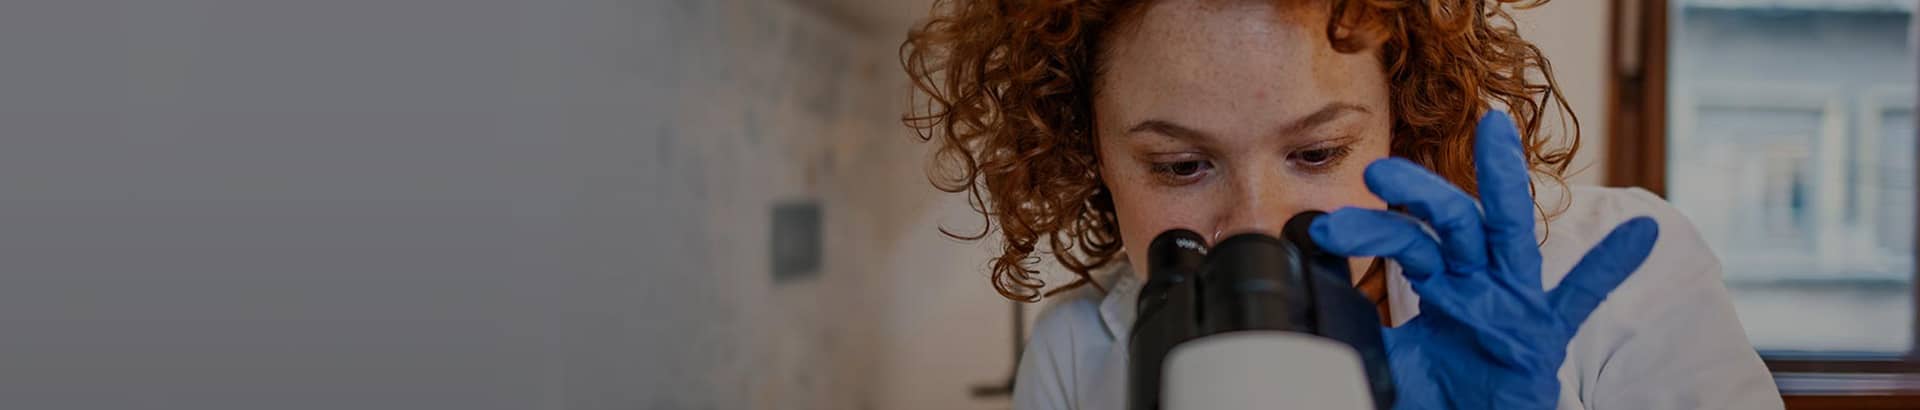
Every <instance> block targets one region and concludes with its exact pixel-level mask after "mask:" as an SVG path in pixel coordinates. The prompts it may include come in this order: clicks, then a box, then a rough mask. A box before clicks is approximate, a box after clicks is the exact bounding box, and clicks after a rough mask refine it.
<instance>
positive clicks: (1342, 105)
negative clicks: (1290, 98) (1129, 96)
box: [1127, 101, 1373, 141]
mask: <svg viewBox="0 0 1920 410" xmlns="http://www.w3.org/2000/svg"><path fill="white" fill-rule="evenodd" d="M1348 112H1359V113H1362V114H1370V113H1372V112H1373V111H1372V110H1368V109H1367V107H1363V106H1361V105H1359V104H1354V103H1348V102H1340V101H1335V102H1331V103H1327V105H1326V106H1323V107H1320V110H1318V111H1314V112H1313V114H1308V115H1307V116H1305V117H1300V119H1297V120H1293V122H1290V123H1287V125H1285V126H1283V127H1280V135H1286V134H1293V133H1299V132H1302V131H1306V130H1309V129H1313V127H1318V126H1320V125H1322V124H1326V123H1329V122H1333V120H1336V119H1339V118H1340V116H1341V114H1346V113H1348ZM1139 132H1152V133H1156V134H1160V135H1165V136H1168V137H1173V138H1175V139H1181V140H1189V141H1193V140H1204V139H1209V138H1212V136H1211V135H1208V134H1207V133H1206V132H1204V131H1200V130H1196V129H1193V128H1189V127H1186V126H1183V125H1180V124H1175V123H1173V122H1170V121H1166V120H1156V119H1150V120H1146V121H1141V122H1140V123H1139V124H1134V126H1133V127H1131V128H1128V129H1127V133H1128V134H1133V133H1139Z"/></svg>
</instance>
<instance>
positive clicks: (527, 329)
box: [0, 0, 1010, 409]
mask: <svg viewBox="0 0 1920 410" xmlns="http://www.w3.org/2000/svg"><path fill="white" fill-rule="evenodd" d="M810 7H811V6H805V5H800V3H790V2H788V1H785V0H724V1H701V0H679V1H650V0H638V1H636V0H564V1H562V0H540V1H525V0H378V1H375V0H343V1H325V2H310V1H292V0H267V1H247V2H231V1H214V0H167V1H122V2H70V1H56V0H26V1H16V2H9V3H8V4H7V5H6V6H5V9H6V10H7V12H5V13H0V54H4V55H7V56H8V58H7V61H8V63H7V64H6V65H5V68H4V69H0V90H6V92H5V93H4V94H0V135H4V136H5V137H4V138H0V226H4V227H5V228H4V229H0V260H3V261H5V262H4V264H5V265H4V266H5V267H6V268H5V270H4V271H0V325H4V326H5V327H6V328H7V329H8V334H9V336H8V337H6V338H0V339H3V340H0V360H3V361H5V362H6V363H7V365H6V366H5V367H4V368H0V397H5V398H6V399H5V400H6V402H8V403H10V405H9V406H10V407H13V406H18V407H31V408H43V409H58V408H73V409H95V408H203V409H254V408H277V409H300V408H314V409H338V408H360V409H381V408H392V409H431V408H459V409H561V408H565V409H634V408H646V409H653V408H658V409H683V408H684V409H742V408H764V409H774V408H779V409H788V408H820V409H860V408H937V407H939V406H940V405H939V403H952V402H965V396H964V389H965V388H966V386H965V385H964V384H962V383H958V382H955V383H954V384H952V385H940V386H939V387H938V388H928V389H926V391H928V392H930V393H928V394H926V395H917V396H916V395H900V396H897V397H895V398H888V399H883V398H881V397H880V393H878V392H880V391H882V390H888V391H910V390H911V389H908V388H893V389H888V387H887V386H897V385H900V384H903V383H907V382H906V381H903V380H918V378H920V377H922V376H921V375H923V374H934V373H938V374H942V375H947V376H945V377H953V378H955V379H957V380H983V381H984V380H991V379H995V378H998V377H1001V376H1002V374H1000V372H1001V371H1002V370H1004V369H1006V368H1009V366H1010V364H1007V363H1004V360H1005V359H1004V357H1005V355H1006V352H1005V347H1004V338H1005V337H1006V336H1005V330H1004V329H1002V328H1003V327H1004V326H1005V325H1004V323H1003V322H997V321H996V322H992V323H988V324H984V325H982V324H976V323H970V322H969V321H970V320H974V318H976V317H978V318H985V319H986V320H1001V319H1002V317H1003V314H1002V313H1001V312H1004V310H1003V308H1004V306H1003V305H1000V304H998V303H992V301H993V299H992V293H991V291H990V290H988V288H986V287H985V286H984V281H983V280H981V279H980V278H981V277H982V276H981V274H979V273H977V272H978V270H977V269H976V268H977V267H978V265H977V263H978V262H977V261H979V260H980V259H979V258H978V257H969V256H966V255H968V254H967V253H966V252H969V249H972V248H970V247H967V246H965V245H956V244H954V243H952V242H950V241H947V240H945V239H942V238H940V237H938V236H937V233H936V232H934V231H933V230H932V229H931V226H932V224H933V223H935V222H938V221H941V220H943V219H942V218H944V217H942V216H941V215H949V214H956V215H959V216H960V217H958V218H948V219H953V222H955V223H960V224H964V223H968V222H969V221H970V220H969V219H966V218H965V214H964V210H963V209H961V208H955V207H951V206H947V207H942V205H941V202H936V198H940V197H937V196H934V195H933V193H932V192H931V190H930V189H929V188H926V186H925V183H924V179H923V176H922V174H921V172H920V171H921V168H920V165H919V160H920V155H921V149H922V147H921V146H920V145H918V144H914V143H912V139H911V138H910V137H908V136H907V135H906V134H905V133H904V130H903V129H902V128H900V127H899V126H898V123H897V115H898V113H899V111H900V110H899V108H898V107H899V103H900V102H901V100H902V99H903V98H904V93H903V91H902V90H901V88H900V85H901V83H900V79H899V78H898V74H897V73H896V72H897V69H896V68H895V64H896V63H894V60H893V57H892V52H893V50H894V43H892V42H894V41H897V38H894V37H891V36H884V37H885V38H884V39H882V38H881V37H883V36H879V35H875V34H872V33H871V32H867V31H862V30H858V29H854V27H858V25H855V24H850V23H849V22H846V21H840V20H836V17H834V16H835V13H831V12H820V11H818V10H815V9H813V8H810ZM892 33H893V34H895V35H897V32H892ZM792 201H815V202H817V203H819V204H821V205H822V208H821V209H822V210H823V211H822V216H823V220H824V221H825V225H823V228H824V234H823V235H824V236H823V238H824V242H823V243H822V248H823V250H824V252H825V254H826V255H825V258H824V260H823V263H824V265H823V267H822V269H821V271H820V272H819V273H818V275H817V276H814V277H812V278H809V279H800V280H794V281H786V282H781V284H779V285H776V284H775V282H774V281H773V280H772V279H771V266H770V262H769V261H768V254H769V252H770V246H771V244H770V243H769V242H770V239H769V237H768V229H769V228H768V227H769V225H770V224H771V221H770V218H771V213H772V209H773V207H774V205H775V204H776V203H785V202H792ZM954 261H964V262H954ZM946 262H954V263H952V264H950V265H942V264H943V263H946ZM954 274H957V275H960V276H959V278H958V279H945V278H946V277H947V276H950V275H954ZM932 278H941V279H932ZM954 283H963V284H964V285H965V286H966V287H965V288H954V289H955V290H952V291H950V292H947V291H927V292H936V293H938V294H942V295H948V294H950V295H959V296H951V297H944V298H921V297H919V296H924V295H925V294H915V293H911V292H894V291H893V290H895V289H897V288H899V287H902V286H917V285H942V286H944V285H948V284H954ZM976 299H977V300H985V301H987V302H988V303H974V301H975V300H976ZM923 303H938V304H943V305H941V306H953V307H951V308H921V307H920V305H921V304H923ZM976 308H977V309H976ZM968 309H975V310H977V311H978V312H979V314H978V315H973V316H969V315H967V314H966V313H965V312H968V311H969V310H968ZM956 312H958V313H956ZM970 327H983V328H989V329H992V331H993V332H996V333H989V334H983V335H972V334H967V335H963V336H969V337H978V338H983V339H987V340H991V341H992V344H991V345H986V344H979V346H981V347H980V349H989V348H990V349H992V351H990V352H987V353H982V354H976V352H972V351H964V350H953V349H937V348H936V349H933V350H928V349H927V348H923V347H915V346H899V345H898V343H895V342H891V341H889V339H887V335H890V334H893V332H903V331H904V332H925V333H923V334H925V335H929V336H925V337H936V338H944V337H948V336H953V337H959V336H956V333H955V331H953V330H952V329H960V328H970ZM913 337H923V336H920V335H914V336H913ZM916 340H917V339H916ZM963 345H967V346H971V345H975V344H972V343H963ZM947 365H952V366H954V367H944V368H943V367H937V366H947ZM970 366H971V367H970ZM976 367H977V368H978V369H974V368H976ZM929 386H933V384H929ZM914 400H927V401H932V402H934V403H935V405H932V406H917V405H913V403H915V402H914Z"/></svg>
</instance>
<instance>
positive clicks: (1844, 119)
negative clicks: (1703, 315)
mask: <svg viewBox="0 0 1920 410" xmlns="http://www.w3.org/2000/svg"><path fill="white" fill-rule="evenodd" d="M1914 4H1915V2H1913V1H1907V0H1680V1H1676V2H1675V10H1674V13H1673V15H1674V16H1675V18H1674V19H1673V24H1674V26H1673V27H1672V30H1671V33H1672V40H1671V41H1672V42H1671V46H1672V48H1671V52H1672V53H1673V54H1672V61H1673V65H1672V70H1673V71H1672V72H1671V73H1670V75H1669V78H1670V88H1671V90H1670V91H1671V95H1669V98H1670V99H1671V104H1670V105H1669V106H1670V107H1671V110H1672V111H1671V112H1670V113H1669V119H1670V120H1671V121H1670V127H1671V129H1670V130H1669V133H1668V138H1669V140H1668V159H1667V161H1668V164H1667V169H1668V172H1669V175H1668V177H1667V180H1668V181H1669V184H1668V193H1667V194H1668V198H1669V199H1671V200H1672V201H1673V203H1674V204H1675V205H1676V206H1678V207H1679V208H1680V209H1681V211H1682V212H1685V213H1686V214H1687V215H1688V217H1690V218H1692V219H1693V221H1694V223H1695V224H1696V225H1697V226H1698V227H1699V228H1700V230H1701V233H1702V235H1704V236H1705V238H1706V239H1707V241H1708V242H1709V243H1710V244H1711V245H1712V246H1713V247H1714V250H1715V251H1716V252H1717V253H1718V254H1719V255H1720V256H1721V258H1722V261H1723V263H1724V266H1725V271H1726V279H1727V282H1728V287H1729V288H1730V289H1732V291H1733V296H1734V305H1735V307H1736V308H1737V309H1738V310H1739V311H1740V319H1741V321H1742V322H1743V323H1744V324H1746V326H1747V329H1748V334H1749V335H1750V336H1751V337H1752V339H1753V342H1754V345H1755V346H1756V347H1759V348H1760V349H1762V350H1769V351H1782V350H1790V351H1811V352H1849V353H1904V352H1907V351H1908V350H1910V349H1911V348H1912V346H1913V334H1914V330H1913V320H1914V318H1913V312H1914V306H1913V303H1914V301H1913V294H1914V291H1913V286H1914V285H1913V281H1914V263H1913V261H1914V224H1915V221H1914V205H1915V197H1916V195H1917V194H1916V191H1915V189H1914V186H1915V185H1914V157H1915V152H1916V151H1915V146H1914V139H1915V137H1914V122H1913V121H1914V118H1913V106H1914V101H1915V95H1914V70H1915V67H1914V63H1913V61H1914V60H1913V58H1914V57H1913V45H1912V44H1909V43H1910V41H1911V40H1910V38H1911V37H1910V36H1911V33H1910V30H1912V29H1911V27H1910V26H1911V25H1912V24H1913V23H1912V21H1913V18H1912V16H1913V12H1914Z"/></svg>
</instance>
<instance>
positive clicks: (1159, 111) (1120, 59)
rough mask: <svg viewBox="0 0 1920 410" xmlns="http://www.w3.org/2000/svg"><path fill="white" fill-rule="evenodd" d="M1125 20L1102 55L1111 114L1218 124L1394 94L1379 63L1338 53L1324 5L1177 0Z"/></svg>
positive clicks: (1102, 104)
mask: <svg viewBox="0 0 1920 410" xmlns="http://www.w3.org/2000/svg"><path fill="white" fill-rule="evenodd" d="M1120 24H1121V26H1120V27H1118V28H1117V29H1116V30H1115V32H1114V34H1113V35H1112V36H1111V37H1110V39H1109V41H1108V43H1107V44H1106V45H1105V47H1108V49H1107V50H1106V52H1105V53H1103V61H1102V66H1103V67H1104V69H1103V70H1102V76H1101V78H1100V84H1099V85H1098V86H1099V87H1100V93H1099V98H1100V100H1102V101H1096V109H1098V110H1101V111H1102V114H1101V116H1103V117H1121V118H1119V119H1125V118H1130V117H1137V116H1189V117H1190V118H1187V119H1186V120H1187V121H1190V122H1207V123H1220V121H1234V120H1236V119H1240V118H1242V117H1246V116H1247V115H1248V114H1255V115H1258V116H1283V117H1284V116H1287V115H1286V114H1288V113H1294V112H1302V113H1304V112H1306V111H1311V110H1313V109H1317V108H1319V107H1321V106H1324V105H1325V104H1327V103H1328V102H1332V101H1341V102H1351V103H1355V104H1362V105H1374V104H1375V103H1377V102H1381V101H1384V100H1385V98H1386V95H1385V87H1386V85H1385V83H1384V81H1385V78H1384V75H1383V73H1381V72H1380V70H1381V67H1380V65H1379V60H1378V59H1377V58H1375V56H1373V55H1372V53H1364V52H1363V53H1341V52H1338V51H1336V50H1334V49H1333V46H1332V43H1331V42H1330V41H1329V40H1328V39H1327V32H1326V27H1327V20H1326V12H1325V10H1324V9H1322V8H1314V7H1280V6H1277V5H1275V4H1274V2H1271V1H1236V2H1224V1H1206V0H1169V1H1162V2H1156V3H1154V4H1152V5H1151V6H1149V8H1147V9H1144V10H1141V11H1140V13H1136V14H1135V15H1134V16H1131V18H1130V19H1129V20H1128V21H1122V22H1121V23H1120ZM1368 108H1376V110H1375V111H1384V108H1385V107H1368ZM1256 113H1257V114H1256ZM1208 117H1218V118H1208Z"/></svg>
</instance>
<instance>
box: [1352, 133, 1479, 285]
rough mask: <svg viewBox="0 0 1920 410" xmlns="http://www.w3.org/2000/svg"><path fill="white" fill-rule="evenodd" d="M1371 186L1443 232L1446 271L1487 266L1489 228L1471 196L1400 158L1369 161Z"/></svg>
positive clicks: (1441, 240) (1441, 237)
mask: <svg viewBox="0 0 1920 410" xmlns="http://www.w3.org/2000/svg"><path fill="white" fill-rule="evenodd" d="M1365 177H1366V182H1367V189H1369V190H1372V191H1373V193H1374V195H1379V196H1380V199H1382V200H1386V201H1387V203H1388V204H1393V205H1398V206H1401V207H1403V208H1405V209H1406V211H1407V213H1408V214H1411V215H1413V216H1414V217H1415V218H1419V219H1420V220H1422V221H1426V223H1427V225H1428V226H1432V227H1433V230H1434V232H1435V233H1437V234H1439V235H1440V251H1441V253H1442V255H1443V256H1445V257H1446V259H1445V263H1446V266H1447V268H1448V269H1447V271H1448V272H1454V273H1462V274H1464V273H1471V272H1481V271H1484V270H1485V268H1486V266H1487V238H1486V227H1485V226H1483V225H1482V224H1481V219H1480V206H1479V204H1476V203H1474V201H1473V197H1471V196H1467V193H1466V192H1464V191H1461V190H1460V188H1459V187H1455V186H1454V185H1453V183H1451V182H1447V180H1446V179H1445V178H1441V177H1440V176H1439V175H1435V174H1434V173H1433V171H1428V170H1427V169H1426V168H1425V167H1421V166H1420V165H1419V164H1415V163H1413V162H1412V161H1407V160H1405V159H1401V158H1392V157H1389V158H1384V159H1381V160H1379V161H1374V162H1373V164H1369V165H1367V170H1366V174H1365Z"/></svg>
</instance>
